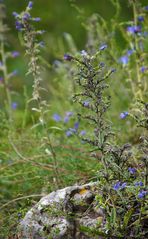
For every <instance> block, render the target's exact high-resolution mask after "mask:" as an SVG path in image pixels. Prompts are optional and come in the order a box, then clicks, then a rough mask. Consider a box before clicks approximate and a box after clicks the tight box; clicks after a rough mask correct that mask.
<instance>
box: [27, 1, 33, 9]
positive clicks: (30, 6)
mask: <svg viewBox="0 0 148 239" xmlns="http://www.w3.org/2000/svg"><path fill="white" fill-rule="evenodd" d="M32 7H33V2H32V1H30V2H29V3H28V8H30V9H31V8H32Z"/></svg>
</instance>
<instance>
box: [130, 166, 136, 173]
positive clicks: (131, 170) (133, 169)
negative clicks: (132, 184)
mask: <svg viewBox="0 0 148 239" xmlns="http://www.w3.org/2000/svg"><path fill="white" fill-rule="evenodd" d="M128 171H129V172H130V173H131V174H135V173H136V169H135V168H131V167H129V168H128Z"/></svg>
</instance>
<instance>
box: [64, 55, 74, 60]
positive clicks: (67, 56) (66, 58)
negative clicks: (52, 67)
mask: <svg viewBox="0 0 148 239" xmlns="http://www.w3.org/2000/svg"><path fill="white" fill-rule="evenodd" d="M72 59H73V57H72V56H70V55H69V54H64V60H66V61H71V60H72Z"/></svg>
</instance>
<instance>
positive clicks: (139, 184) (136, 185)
mask: <svg viewBox="0 0 148 239" xmlns="http://www.w3.org/2000/svg"><path fill="white" fill-rule="evenodd" d="M134 185H135V187H138V186H140V187H142V186H143V182H141V181H140V182H136V183H135V184H134Z"/></svg>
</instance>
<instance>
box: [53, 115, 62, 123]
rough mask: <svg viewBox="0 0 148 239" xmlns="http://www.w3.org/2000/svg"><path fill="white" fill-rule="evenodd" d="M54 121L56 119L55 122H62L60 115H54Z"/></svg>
mask: <svg viewBox="0 0 148 239" xmlns="http://www.w3.org/2000/svg"><path fill="white" fill-rule="evenodd" d="M53 119H54V121H56V122H59V121H61V116H60V115H58V114H54V115H53Z"/></svg>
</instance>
